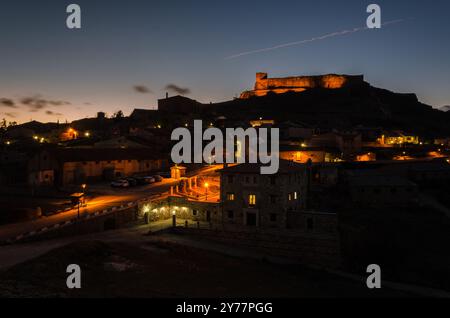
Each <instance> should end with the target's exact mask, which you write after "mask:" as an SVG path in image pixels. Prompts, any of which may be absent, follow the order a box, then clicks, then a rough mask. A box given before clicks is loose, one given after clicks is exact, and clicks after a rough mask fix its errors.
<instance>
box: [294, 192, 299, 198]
mask: <svg viewBox="0 0 450 318" xmlns="http://www.w3.org/2000/svg"><path fill="white" fill-rule="evenodd" d="M297 198H298V195H297V191H295V192H294V200H297Z"/></svg>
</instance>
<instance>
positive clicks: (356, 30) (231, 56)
mask: <svg viewBox="0 0 450 318" xmlns="http://www.w3.org/2000/svg"><path fill="white" fill-rule="evenodd" d="M406 20H407V19H397V20H392V21H388V22H385V23H382V26H387V25H390V24H396V23H401V22H404V21H406ZM368 29H369V28H368V27H367V26H365V27H358V28H353V29H348V30H342V31H338V32H333V33H328V34H324V35H321V36H317V37H313V38H311V39H306V40H301V41H295V42H289V43H283V44H278V45H275V46H271V47H266V48H262V49H257V50H252V51H246V52H241V53H237V54H234V55H230V56H228V57H226V58H225V60H231V59H235V58H238V57H242V56H245V55H250V54H256V53H263V52H269V51H274V50H278V49H282V48H286V47H291V46H297V45H302V44H306V43H310V42H316V41H322V40H325V39H328V38H332V37H336V36H343V35H347V34H352V33H356V32H360V31H365V30H368Z"/></svg>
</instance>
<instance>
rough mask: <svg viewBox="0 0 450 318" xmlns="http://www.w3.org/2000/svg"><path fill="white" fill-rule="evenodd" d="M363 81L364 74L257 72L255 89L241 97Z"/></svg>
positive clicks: (331, 86) (339, 86)
mask: <svg viewBox="0 0 450 318" xmlns="http://www.w3.org/2000/svg"><path fill="white" fill-rule="evenodd" d="M362 83H364V76H363V75H336V74H328V75H319V76H295V77H284V78H268V77H267V73H256V82H255V89H254V90H252V91H245V92H243V93H242V94H241V97H240V98H242V99H247V98H250V97H253V96H265V95H267V94H268V93H269V92H272V93H276V94H283V93H287V92H303V91H305V90H307V89H311V88H328V89H336V88H341V87H344V86H349V85H354V84H362Z"/></svg>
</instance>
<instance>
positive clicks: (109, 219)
mask: <svg viewBox="0 0 450 318" xmlns="http://www.w3.org/2000/svg"><path fill="white" fill-rule="evenodd" d="M137 219H138V214H137V207H136V206H131V207H128V208H122V209H118V208H110V209H108V210H105V211H101V212H96V213H95V214H92V215H87V214H86V215H83V216H82V217H80V219H77V218H74V219H71V220H68V221H63V222H61V223H57V224H54V225H53V226H51V227H48V228H47V227H45V228H42V229H40V230H39V231H33V232H30V233H26V234H22V235H19V236H18V237H16V238H15V239H14V240H10V242H8V244H12V243H24V242H34V241H40V240H47V239H53V238H61V237H68V236H75V235H84V234H89V233H97V232H103V231H106V230H114V229H118V228H121V227H123V226H124V225H126V224H129V223H131V222H133V221H136V220H137Z"/></svg>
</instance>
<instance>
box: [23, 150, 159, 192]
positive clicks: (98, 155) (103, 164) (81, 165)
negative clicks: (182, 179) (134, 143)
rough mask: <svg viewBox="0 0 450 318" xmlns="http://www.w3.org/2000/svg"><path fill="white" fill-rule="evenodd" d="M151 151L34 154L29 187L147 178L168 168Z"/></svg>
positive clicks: (85, 151) (30, 166)
mask: <svg viewBox="0 0 450 318" xmlns="http://www.w3.org/2000/svg"><path fill="white" fill-rule="evenodd" d="M162 158H164V155H162V154H159V153H157V152H155V151H153V150H152V149H149V148H147V149H139V148H136V149H132V148H130V149H120V148H119V149H98V148H55V149H46V150H42V151H40V152H38V153H37V154H35V155H34V156H33V157H32V158H31V159H30V160H29V162H28V183H29V184H30V185H34V186H41V185H47V186H50V185H56V186H65V185H70V184H81V183H86V182H95V181H102V180H112V179H115V178H119V177H125V176H131V175H135V174H145V173H147V172H151V171H158V170H162V169H164V168H166V167H168V162H167V159H162Z"/></svg>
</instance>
